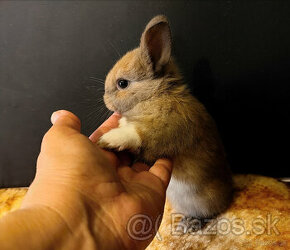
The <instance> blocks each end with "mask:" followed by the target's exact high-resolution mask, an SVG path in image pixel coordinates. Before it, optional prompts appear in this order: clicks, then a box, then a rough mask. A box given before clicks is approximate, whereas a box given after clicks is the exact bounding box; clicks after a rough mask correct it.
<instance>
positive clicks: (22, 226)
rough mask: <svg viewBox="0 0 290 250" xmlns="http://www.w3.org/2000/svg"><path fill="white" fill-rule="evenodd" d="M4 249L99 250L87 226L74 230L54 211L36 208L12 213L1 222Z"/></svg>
mask: <svg viewBox="0 0 290 250" xmlns="http://www.w3.org/2000/svg"><path fill="white" fill-rule="evenodd" d="M0 232H1V234H0V242H1V248H2V249H7V250H8V249H11V250H12V249H95V246H94V240H93V238H92V237H91V235H90V234H89V232H88V230H87V228H86V225H84V224H83V225H82V224H80V225H79V226H78V227H77V228H74V229H71V228H70V227H69V226H68V225H67V223H66V222H65V221H64V219H63V218H62V217H61V216H60V215H59V214H58V213H57V212H56V211H54V210H52V209H50V208H49V207H45V206H34V207H30V208H23V209H19V210H16V211H14V212H11V213H9V214H7V215H6V216H4V217H3V218H2V219H1V221H0Z"/></svg>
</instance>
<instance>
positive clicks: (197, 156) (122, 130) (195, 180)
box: [98, 15, 232, 221]
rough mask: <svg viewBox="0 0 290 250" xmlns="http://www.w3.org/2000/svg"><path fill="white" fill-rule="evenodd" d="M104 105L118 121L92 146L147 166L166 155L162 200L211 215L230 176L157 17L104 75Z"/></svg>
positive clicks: (228, 189)
mask: <svg viewBox="0 0 290 250" xmlns="http://www.w3.org/2000/svg"><path fill="white" fill-rule="evenodd" d="M104 101H105V104H106V106H107V108H108V109H110V110H112V111H116V112H118V113H120V114H122V118H121V119H120V121H119V127H118V128H115V129H112V130H110V131H109V132H108V133H106V134H104V135H103V136H102V137H101V138H100V140H99V142H98V143H99V145H100V146H101V147H103V148H109V149H115V150H117V151H121V150H124V149H127V150H130V151H131V152H133V153H135V155H138V159H141V160H143V161H144V162H146V163H147V164H152V163H153V162H154V161H155V160H156V159H158V158H162V157H169V158H171V159H173V166H174V168H173V173H172V178H171V181H170V184H169V186H168V190H167V198H168V199H169V201H170V204H171V205H172V207H173V208H174V210H175V211H176V212H177V213H181V214H183V215H184V216H185V218H186V220H185V221H188V218H192V217H193V218H199V219H202V218H211V217H213V216H215V215H217V214H218V213H220V212H222V211H223V210H224V209H226V207H227V206H228V205H229V203H230V201H231V197H232V178H231V173H230V170H229V168H228V163H227V160H226V156H225V152H224V148H223V145H222V142H221V140H220V137H219V134H218V131H217V128H216V125H215V122H214V121H213V119H212V117H211V116H210V115H209V114H208V112H207V111H206V109H205V107H204V106H203V105H202V104H201V103H200V102H199V101H198V100H197V99H196V98H194V97H193V96H192V95H191V94H190V92H189V90H188V88H187V86H186V85H185V84H184V82H183V79H182V76H181V74H180V73H179V70H178V68H177V66H176V64H175V63H174V60H173V58H172V56H171V32H170V28H169V24H168V21H167V19H166V17H165V16H162V15H159V16H156V17H154V18H153V19H152V20H151V21H150V22H149V23H148V24H147V26H146V28H145V31H144V32H143V34H142V36H141V42H140V46H139V47H138V48H136V49H134V50H132V51H129V52H128V53H127V54H125V55H124V56H123V57H122V58H121V59H120V60H119V61H118V62H117V63H116V65H115V66H114V67H113V68H112V69H111V71H110V72H109V74H108V75H107V77H106V81H105V94H104Z"/></svg>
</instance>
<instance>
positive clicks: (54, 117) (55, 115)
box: [50, 111, 60, 124]
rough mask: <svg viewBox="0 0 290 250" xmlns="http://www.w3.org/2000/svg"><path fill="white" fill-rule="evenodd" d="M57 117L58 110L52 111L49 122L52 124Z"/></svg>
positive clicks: (58, 115)
mask: <svg viewBox="0 0 290 250" xmlns="http://www.w3.org/2000/svg"><path fill="white" fill-rule="evenodd" d="M59 117H60V112H59V111H55V112H53V113H52V115H51V117H50V121H51V123H52V124H54V123H55V122H56V120H57V119H58V118H59Z"/></svg>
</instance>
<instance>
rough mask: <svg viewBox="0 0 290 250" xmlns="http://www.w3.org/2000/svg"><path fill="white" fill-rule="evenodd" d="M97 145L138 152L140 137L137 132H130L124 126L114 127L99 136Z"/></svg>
mask: <svg viewBox="0 0 290 250" xmlns="http://www.w3.org/2000/svg"><path fill="white" fill-rule="evenodd" d="M98 145H99V146H100V147H101V148H105V149H113V150H116V151H123V150H126V149H127V150H129V151H131V152H133V153H138V152H139V148H140V146H141V139H140V137H139V135H138V134H135V133H132V131H129V130H128V129H125V128H116V129H112V130H110V131H109V132H108V133H106V134H104V135H103V136H101V137H100V139H99V141H98Z"/></svg>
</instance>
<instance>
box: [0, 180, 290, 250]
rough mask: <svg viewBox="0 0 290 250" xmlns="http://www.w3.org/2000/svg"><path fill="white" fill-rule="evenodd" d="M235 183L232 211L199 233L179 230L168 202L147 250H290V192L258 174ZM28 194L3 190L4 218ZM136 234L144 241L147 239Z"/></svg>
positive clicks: (0, 213) (0, 206)
mask: <svg viewBox="0 0 290 250" xmlns="http://www.w3.org/2000/svg"><path fill="white" fill-rule="evenodd" d="M234 184H235V196H234V200H233V202H232V205H231V206H230V207H229V209H228V210H227V211H226V212H224V213H223V214H221V215H219V216H218V217H217V218H216V219H214V220H212V221H210V222H208V224H207V225H206V226H205V227H204V228H202V229H201V230H198V231H195V232H193V231H192V232H186V233H184V232H181V231H180V230H177V228H176V225H177V224H178V223H177V222H178V218H180V217H179V215H178V214H176V213H174V211H173V210H172V209H171V208H170V204H169V203H168V202H167V203H166V206H165V213H164V217H163V220H162V223H161V226H160V229H159V231H158V233H157V235H156V237H155V238H154V240H153V242H152V243H151V244H150V245H149V246H148V248H147V249H149V250H153V249H158V250H159V249H166V250H167V249H222V250H227V249H231V250H232V249H290V189H289V188H288V187H287V186H286V185H285V184H284V183H281V182H279V181H277V180H275V179H273V178H269V177H262V176H256V175H236V176H234ZM26 191H27V189H26V188H9V189H2V190H0V217H1V216H3V215H4V214H6V213H7V212H9V211H12V210H15V209H17V208H19V206H20V204H21V201H22V199H23V196H24V195H25V193H26ZM152 226H154V223H152ZM131 233H132V232H131ZM134 233H135V234H134V235H132V236H133V237H136V238H138V237H139V238H140V240H142V237H144V235H142V232H139V231H134ZM138 233H140V234H139V235H138Z"/></svg>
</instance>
